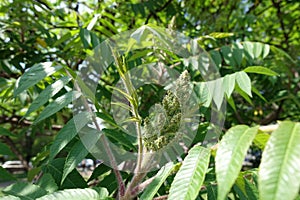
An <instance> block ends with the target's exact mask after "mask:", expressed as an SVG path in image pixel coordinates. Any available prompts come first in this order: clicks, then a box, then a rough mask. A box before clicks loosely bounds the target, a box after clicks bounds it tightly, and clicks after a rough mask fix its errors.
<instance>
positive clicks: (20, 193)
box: [2, 182, 47, 200]
mask: <svg viewBox="0 0 300 200" xmlns="http://www.w3.org/2000/svg"><path fill="white" fill-rule="evenodd" d="M2 192H3V193H4V194H9V195H13V196H17V197H20V198H21V199H32V200H34V199H36V198H38V197H41V196H43V195H46V194H47V191H46V190H44V189H43V188H41V187H39V186H37V185H33V184H30V183H23V182H19V183H15V184H13V185H10V186H8V187H6V188H5V189H4V190H2Z"/></svg>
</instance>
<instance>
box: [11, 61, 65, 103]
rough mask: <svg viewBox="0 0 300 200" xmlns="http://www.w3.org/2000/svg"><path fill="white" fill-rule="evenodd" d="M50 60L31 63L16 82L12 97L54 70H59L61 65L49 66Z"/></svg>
mask: <svg viewBox="0 0 300 200" xmlns="http://www.w3.org/2000/svg"><path fill="white" fill-rule="evenodd" d="M51 65H52V62H45V63H39V64H36V65H33V66H32V67H31V68H30V69H29V70H28V71H26V72H25V73H24V74H23V75H22V76H21V77H20V78H19V80H18V81H17V82H16V87H15V90H14V97H16V96H17V95H19V94H20V93H21V92H23V91H24V90H26V89H27V88H29V87H31V86H33V85H35V84H36V83H38V82H39V81H40V80H42V79H43V78H45V77H46V76H50V75H51V74H53V73H54V72H56V71H58V70H60V69H61V68H62V66H51Z"/></svg>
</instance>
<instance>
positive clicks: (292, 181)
mask: <svg viewBox="0 0 300 200" xmlns="http://www.w3.org/2000/svg"><path fill="white" fill-rule="evenodd" d="M299 141H300V123H294V122H290V121H285V122H281V123H280V124H279V127H278V128H277V129H276V130H275V131H274V132H273V133H272V135H271V137H270V139H269V141H268V142H267V145H266V147H265V150H264V152H263V155H262V160H261V164H260V168H259V169H260V170H259V196H260V199H264V200H271V199H272V200H279V199H282V198H284V199H286V200H292V199H295V197H296V196H297V194H298V191H299V187H300V167H299V166H300V143H299Z"/></svg>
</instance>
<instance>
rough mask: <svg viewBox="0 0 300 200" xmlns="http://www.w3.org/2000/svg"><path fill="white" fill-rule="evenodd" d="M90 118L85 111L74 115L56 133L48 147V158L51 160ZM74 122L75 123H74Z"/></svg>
mask: <svg viewBox="0 0 300 200" xmlns="http://www.w3.org/2000/svg"><path fill="white" fill-rule="evenodd" d="M89 120H90V114H89V113H87V112H82V113H79V114H78V115H75V116H74V117H73V119H71V120H70V121H69V122H68V123H67V124H66V125H65V126H64V127H63V128H62V129H61V130H60V131H59V132H58V133H57V136H56V138H55V139H54V141H53V144H52V145H51V147H50V156H49V160H50V161H51V160H52V159H53V158H54V157H55V156H56V155H57V154H58V153H59V152H60V151H61V150H62V149H63V148H64V147H65V146H66V145H67V144H68V143H69V142H70V141H71V140H72V139H73V138H74V137H75V136H76V135H77V133H78V132H79V130H81V128H82V127H83V126H85V125H86V123H87V122H88V121H89ZM75 123H76V125H75Z"/></svg>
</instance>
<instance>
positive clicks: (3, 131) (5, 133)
mask: <svg viewBox="0 0 300 200" xmlns="http://www.w3.org/2000/svg"><path fill="white" fill-rule="evenodd" d="M0 135H3V136H9V137H16V135H14V134H12V133H11V132H10V131H9V130H7V129H6V128H3V127H0Z"/></svg>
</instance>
